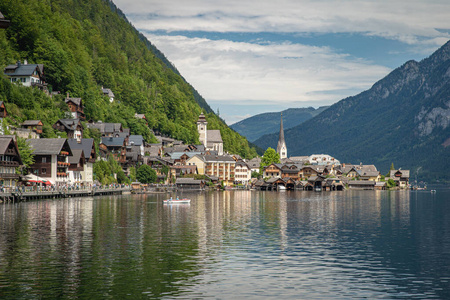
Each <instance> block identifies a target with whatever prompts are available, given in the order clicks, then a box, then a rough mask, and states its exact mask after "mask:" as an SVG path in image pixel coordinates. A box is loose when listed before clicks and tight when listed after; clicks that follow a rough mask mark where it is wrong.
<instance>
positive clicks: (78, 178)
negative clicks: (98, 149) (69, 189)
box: [69, 149, 86, 186]
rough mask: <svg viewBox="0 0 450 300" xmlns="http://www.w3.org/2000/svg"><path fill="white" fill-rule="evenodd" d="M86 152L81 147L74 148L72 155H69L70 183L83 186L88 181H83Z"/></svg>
mask: <svg viewBox="0 0 450 300" xmlns="http://www.w3.org/2000/svg"><path fill="white" fill-rule="evenodd" d="M84 162H85V157H84V152H83V150H81V149H72V156H69V184H76V185H77V186H83V185H85V184H86V183H85V182H84V181H83V179H84V178H83V175H82V174H83V172H84Z"/></svg>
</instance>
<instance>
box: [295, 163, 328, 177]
mask: <svg viewBox="0 0 450 300" xmlns="http://www.w3.org/2000/svg"><path fill="white" fill-rule="evenodd" d="M324 169H325V166H323V165H322V166H318V165H316V166H314V165H309V166H304V167H303V168H302V173H301V176H302V178H306V179H307V180H309V178H310V177H311V176H319V175H322V173H323V170H324Z"/></svg>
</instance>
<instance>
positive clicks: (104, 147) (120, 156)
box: [99, 137, 127, 163]
mask: <svg viewBox="0 0 450 300" xmlns="http://www.w3.org/2000/svg"><path fill="white" fill-rule="evenodd" d="M99 149H100V154H101V157H102V158H103V159H107V158H108V154H112V156H113V157H114V159H115V160H117V161H119V162H120V163H125V162H126V154H127V151H126V141H125V139H124V138H123V137H102V140H101V142H100V145H99Z"/></svg>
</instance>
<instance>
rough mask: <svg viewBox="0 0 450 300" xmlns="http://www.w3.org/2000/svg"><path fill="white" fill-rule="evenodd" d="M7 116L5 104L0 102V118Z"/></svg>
mask: <svg viewBox="0 0 450 300" xmlns="http://www.w3.org/2000/svg"><path fill="white" fill-rule="evenodd" d="M7 116H8V112H7V111H6V106H5V102H3V101H0V118H6V117H7Z"/></svg>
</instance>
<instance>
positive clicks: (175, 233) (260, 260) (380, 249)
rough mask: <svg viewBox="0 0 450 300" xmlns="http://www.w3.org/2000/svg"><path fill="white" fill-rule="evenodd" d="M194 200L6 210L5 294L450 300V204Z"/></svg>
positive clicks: (322, 196)
mask: <svg viewBox="0 0 450 300" xmlns="http://www.w3.org/2000/svg"><path fill="white" fill-rule="evenodd" d="M183 196H187V197H189V198H191V199H193V200H192V201H191V203H190V204H176V205H170V204H169V205H167V204H163V202H162V200H163V199H164V198H165V197H167V195H165V194H153V195H152V194H149V195H145V194H141V195H133V196H113V197H101V198H97V197H96V198H83V199H81V198H72V199H58V200H48V201H36V202H28V203H17V204H5V205H1V206H0V224H1V225H0V226H1V227H0V270H2V271H0V294H2V295H6V296H7V297H6V298H16V299H20V298H26V297H28V296H32V297H33V296H35V297H38V296H39V297H40V296H43V297H44V298H53V297H60V296H63V297H69V298H70V297H75V296H81V297H88V298H102V297H104V296H105V295H106V296H108V297H125V296H136V297H141V296H150V297H156V298H161V297H162V298H163V297H170V298H177V297H195V298H208V297H219V298H233V297H236V296H249V297H255V296H259V295H262V294H264V295H281V296H284V297H286V298H295V296H298V294H299V293H301V294H302V295H305V297H308V298H321V297H326V296H327V295H328V296H329V295H331V294H333V295H337V297H338V298H345V297H347V296H349V295H353V296H354V297H369V298H371V297H391V298H396V297H400V295H405V293H406V295H412V294H414V295H420V296H421V298H422V299H423V298H428V297H429V298H433V297H438V298H445V297H446V296H449V295H450V294H449V293H450V291H449V283H448V282H449V280H450V271H448V270H449V269H450V263H449V261H450V260H448V258H449V257H448V256H449V254H448V253H447V252H446V250H445V249H448V246H450V232H449V230H448V229H446V228H450V226H449V225H450V224H449V220H450V217H449V214H450V213H449V209H448V206H449V204H448V203H447V202H446V201H443V200H440V199H439V195H438V196H433V197H435V198H434V199H430V198H429V197H430V195H428V194H420V193H415V192H410V191H395V192H388V191H352V190H349V191H343V192H339V193H336V192H330V193H327V192H322V193H316V192H307V191H295V192H294V191H284V192H269V191H220V192H204V193H191V194H189V193H186V195H183ZM445 197H446V195H445V194H444V195H443V198H442V199H445ZM430 201H431V202H430ZM446 247H447V248H446ZM387 287H388V288H389V291H387V290H386V289H387ZM263 292H264V293H263Z"/></svg>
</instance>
